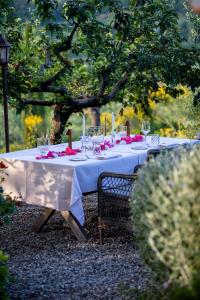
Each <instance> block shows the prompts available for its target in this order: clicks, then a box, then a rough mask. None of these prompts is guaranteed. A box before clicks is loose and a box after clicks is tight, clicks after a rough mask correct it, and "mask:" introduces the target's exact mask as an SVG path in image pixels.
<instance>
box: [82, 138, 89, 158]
mask: <svg viewBox="0 0 200 300" xmlns="http://www.w3.org/2000/svg"><path fill="white" fill-rule="evenodd" d="M89 141H90V138H89V136H87V135H82V136H81V150H82V151H83V153H84V156H85V157H86V158H87V144H88V143H89Z"/></svg>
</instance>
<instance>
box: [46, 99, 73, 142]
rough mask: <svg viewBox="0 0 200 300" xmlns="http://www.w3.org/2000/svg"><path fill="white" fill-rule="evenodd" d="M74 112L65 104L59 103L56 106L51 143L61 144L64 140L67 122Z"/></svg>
mask: <svg viewBox="0 0 200 300" xmlns="http://www.w3.org/2000/svg"><path fill="white" fill-rule="evenodd" d="M72 113H73V110H72V109H66V108H64V107H63V104H57V105H55V107H54V116H53V119H52V123H51V134H50V140H51V144H53V145H54V144H59V143H61V142H62V140H61V135H62V134H63V132H64V129H65V126H66V123H67V121H68V119H69V117H70V115H71V114H72Z"/></svg>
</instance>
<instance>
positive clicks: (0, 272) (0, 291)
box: [0, 162, 15, 300]
mask: <svg viewBox="0 0 200 300" xmlns="http://www.w3.org/2000/svg"><path fill="white" fill-rule="evenodd" d="M5 169H6V166H5V165H4V163H3V162H0V226H2V225H3V222H8V221H9V215H10V214H11V213H12V212H13V211H14V209H15V207H14V204H13V202H12V201H11V198H10V197H9V196H8V195H4V194H3V189H2V187H1V183H2V182H3V181H4V175H5ZM7 260H8V256H7V255H5V254H4V253H3V252H2V251H1V250H0V299H2V300H6V299H8V297H7V290H6V286H7V284H8V281H9V271H8V267H7Z"/></svg>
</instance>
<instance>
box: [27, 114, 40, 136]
mask: <svg viewBox="0 0 200 300" xmlns="http://www.w3.org/2000/svg"><path fill="white" fill-rule="evenodd" d="M40 123H42V117H41V116H37V115H29V116H27V117H25V119H24V124H25V127H26V129H27V131H28V132H33V131H34V129H35V128H36V127H37V125H38V124H40Z"/></svg>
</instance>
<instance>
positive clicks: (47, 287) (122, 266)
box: [0, 200, 151, 300]
mask: <svg viewBox="0 0 200 300" xmlns="http://www.w3.org/2000/svg"><path fill="white" fill-rule="evenodd" d="M87 201H88V200H87ZM41 211H42V210H41V208H40V207H37V206H29V205H22V206H20V207H19V209H18V211H17V213H15V214H14V215H13V216H12V217H11V220H12V222H11V223H10V224H9V225H3V226H0V244H1V247H2V248H3V249H4V251H5V252H6V253H7V254H9V256H10V260H9V269H10V273H11V275H12V276H13V282H12V283H11V284H10V285H9V295H10V298H11V299H24V300H29V299H49V300H51V299H56V300H62V299H63V300H67V299H102V300H103V299H106V300H107V299H115V300H118V299H125V296H123V295H122V292H121V291H120V286H122V285H128V286H131V287H134V288H136V289H145V287H146V286H149V284H150V282H151V279H150V278H151V275H150V273H149V272H148V270H147V269H145V268H144V266H143V265H142V263H141V260H140V258H139V255H138V253H137V251H136V249H135V248H134V240H133V238H132V237H131V236H130V235H129V234H127V233H125V232H119V231H117V232H114V231H109V232H107V233H106V235H105V238H104V244H103V245H100V244H99V239H98V230H97V222H96V216H95V211H94V210H93V209H92V208H91V207H90V206H88V207H87V212H86V216H87V220H88V221H87V224H86V229H87V230H88V231H89V233H90V235H91V239H90V240H89V241H88V242H86V243H80V242H78V241H77V240H76V239H75V238H74V236H73V235H72V233H71V231H70V229H69V228H68V227H67V226H66V225H65V224H63V218H62V217H61V215H60V214H59V213H56V214H55V215H54V216H53V217H52V219H51V220H50V221H49V222H48V223H47V225H46V226H45V227H44V229H43V230H42V232H40V233H33V232H32V231H31V225H32V223H33V221H34V220H35V219H36V217H37V216H38V215H39V214H40V213H41ZM131 299H133V298H132V297H131Z"/></svg>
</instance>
